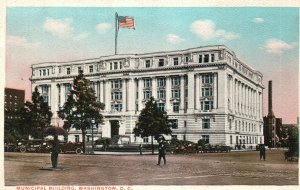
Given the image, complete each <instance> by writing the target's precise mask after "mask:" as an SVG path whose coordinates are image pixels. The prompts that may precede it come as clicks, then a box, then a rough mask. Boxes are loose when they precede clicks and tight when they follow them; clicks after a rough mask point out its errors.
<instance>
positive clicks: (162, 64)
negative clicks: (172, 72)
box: [158, 59, 165, 67]
mask: <svg viewBox="0 0 300 190" xmlns="http://www.w3.org/2000/svg"><path fill="white" fill-rule="evenodd" d="M164 65H165V60H164V59H159V60H158V66H159V67H163V66H164Z"/></svg>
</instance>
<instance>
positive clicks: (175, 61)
mask: <svg viewBox="0 0 300 190" xmlns="http://www.w3.org/2000/svg"><path fill="white" fill-rule="evenodd" d="M173 64H174V65H178V64H179V61H178V57H174V58H173Z"/></svg>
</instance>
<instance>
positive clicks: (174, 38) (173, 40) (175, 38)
mask: <svg viewBox="0 0 300 190" xmlns="http://www.w3.org/2000/svg"><path fill="white" fill-rule="evenodd" d="M183 41H184V39H182V38H181V37H179V36H177V35H175V34H168V35H167V42H169V43H170V44H179V43H181V42H183Z"/></svg>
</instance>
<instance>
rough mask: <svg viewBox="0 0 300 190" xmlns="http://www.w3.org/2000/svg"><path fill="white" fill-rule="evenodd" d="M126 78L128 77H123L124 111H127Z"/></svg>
mask: <svg viewBox="0 0 300 190" xmlns="http://www.w3.org/2000/svg"><path fill="white" fill-rule="evenodd" d="M126 80H127V79H122V112H126V111H127V103H128V102H126V100H127V96H126V95H127V94H126Z"/></svg>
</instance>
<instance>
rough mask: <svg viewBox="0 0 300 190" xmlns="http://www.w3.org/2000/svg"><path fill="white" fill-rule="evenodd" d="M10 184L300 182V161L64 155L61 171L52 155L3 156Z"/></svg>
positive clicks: (275, 155)
mask: <svg viewBox="0 0 300 190" xmlns="http://www.w3.org/2000/svg"><path fill="white" fill-rule="evenodd" d="M4 158H5V159H4V169H5V171H4V174H5V185H6V186H21V185H89V186H97V185H298V162H287V161H285V160H284V156H283V150H268V151H267V160H266V161H260V160H259V152H257V151H247V152H231V153H205V154H203V153H199V154H188V155H167V165H161V166H157V165H156V164H157V155H139V154H136V155H75V154H60V155H59V163H58V166H59V167H60V168H61V169H60V170H55V171H52V170H42V168H49V167H50V165H51V163H50V154H39V153H13V152H5V154H4Z"/></svg>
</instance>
